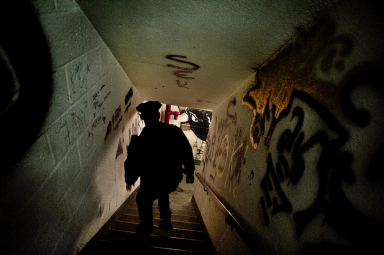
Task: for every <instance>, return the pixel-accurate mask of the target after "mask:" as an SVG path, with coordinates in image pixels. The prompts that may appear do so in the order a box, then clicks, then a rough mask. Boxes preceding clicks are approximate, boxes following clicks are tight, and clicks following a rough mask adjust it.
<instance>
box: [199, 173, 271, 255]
mask: <svg viewBox="0 0 384 255" xmlns="http://www.w3.org/2000/svg"><path fill="white" fill-rule="evenodd" d="M196 177H197V179H198V180H199V181H200V182H201V184H202V185H203V187H204V191H206V192H208V194H209V195H210V196H211V197H212V198H213V201H215V203H216V205H218V207H219V209H220V210H221V211H222V212H223V213H224V215H225V222H226V223H227V224H229V225H231V227H232V229H233V228H235V229H236V231H237V232H238V233H239V235H240V236H241V237H242V238H243V240H244V242H245V243H246V244H247V246H248V248H249V249H250V250H251V251H252V252H253V254H260V255H261V254H265V252H264V251H263V250H262V249H261V248H260V247H259V246H258V245H257V244H256V243H255V242H254V241H253V240H252V238H251V236H250V235H249V234H248V233H247V232H246V231H245V229H244V227H243V226H242V225H241V224H240V222H239V221H238V220H237V219H236V217H235V216H234V215H233V213H232V212H231V211H229V210H228V208H227V207H226V206H225V205H224V204H223V202H222V201H221V200H220V199H219V198H218V197H217V196H216V194H215V193H214V192H213V190H212V189H211V188H210V187H209V186H208V185H207V183H206V182H205V181H204V179H203V178H202V177H201V176H200V174H199V173H196Z"/></svg>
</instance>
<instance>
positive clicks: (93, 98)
mask: <svg viewBox="0 0 384 255" xmlns="http://www.w3.org/2000/svg"><path fill="white" fill-rule="evenodd" d="M112 88H113V89H114V86H112V80H111V76H110V75H107V76H104V77H103V79H101V80H100V81H99V82H98V83H97V84H96V85H95V86H94V87H92V88H91V89H90V90H89V93H88V98H89V106H90V115H91V119H92V121H93V123H92V128H93V129H94V128H96V127H97V126H98V125H99V124H100V123H101V122H102V121H103V122H104V117H106V116H105V115H104V112H105V108H106V106H107V105H108V104H109V103H111V102H113V101H112V100H111V98H110V96H111V94H112Z"/></svg>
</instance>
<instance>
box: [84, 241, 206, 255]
mask: <svg viewBox="0 0 384 255" xmlns="http://www.w3.org/2000/svg"><path fill="white" fill-rule="evenodd" d="M96 249H97V253H96V254H122V251H125V252H128V251H129V253H130V254H132V253H134V254H136V253H137V254H154V255H163V254H164V255H168V254H169V255H172V254H177V255H183V254H191V255H193V254H207V255H208V254H210V253H208V252H205V251H189V250H184V249H171V248H164V247H155V246H142V245H134V244H133V245H127V244H124V243H115V242H112V241H106V240H102V241H100V243H99V245H98V247H97V248H96ZM96 249H95V250H96ZM89 254H95V253H94V252H90V253H89Z"/></svg>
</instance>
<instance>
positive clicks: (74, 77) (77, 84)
mask: <svg viewBox="0 0 384 255" xmlns="http://www.w3.org/2000/svg"><path fill="white" fill-rule="evenodd" d="M90 68H91V64H89V63H87V64H83V63H82V62H78V63H77V64H75V66H74V67H73V68H72V69H71V70H69V71H68V82H69V85H70V98H72V97H73V96H75V95H76V94H77V92H78V91H79V90H81V89H88V74H89V73H90V72H91V69H90Z"/></svg>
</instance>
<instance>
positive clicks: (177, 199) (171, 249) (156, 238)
mask: <svg viewBox="0 0 384 255" xmlns="http://www.w3.org/2000/svg"><path fill="white" fill-rule="evenodd" d="M180 186H183V183H181V185H180ZM180 186H179V188H178V189H177V190H176V191H175V192H173V193H171V194H170V207H171V210H172V219H171V220H172V225H173V228H174V229H173V230H169V231H165V230H163V229H160V228H159V227H158V225H159V220H160V214H159V210H158V205H157V201H155V202H154V205H153V218H154V228H153V232H152V234H150V235H144V234H139V233H137V232H136V228H137V226H138V225H139V223H140V220H139V214H138V210H137V205H136V203H135V200H134V199H133V198H132V199H131V200H130V202H129V203H127V204H126V205H125V206H124V208H122V209H121V210H120V212H119V214H118V215H116V217H115V218H114V219H113V220H112V221H110V223H109V226H108V227H107V229H105V230H104V233H103V234H101V235H99V237H98V240H96V241H93V242H92V244H89V245H87V246H88V247H85V248H84V249H83V251H82V252H81V253H80V254H81V255H86V254H93V255H94V254H216V251H215V249H214V247H213V245H212V242H211V240H210V238H209V236H208V234H207V233H206V231H205V227H204V224H203V222H202V221H201V220H200V219H199V212H198V211H196V210H195V207H194V205H193V203H192V195H191V193H192V192H188V190H183V189H182V188H181V187H180ZM190 186H192V188H193V185H190ZM184 187H187V186H184Z"/></svg>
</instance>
